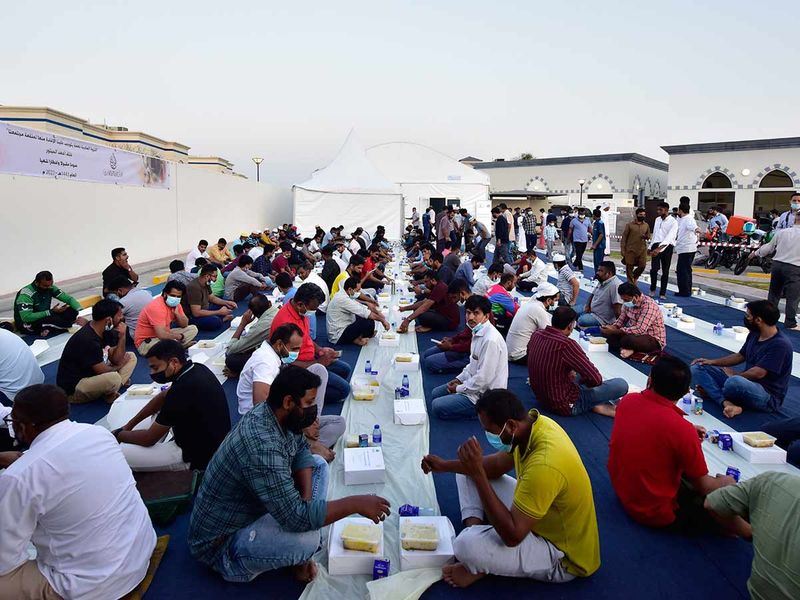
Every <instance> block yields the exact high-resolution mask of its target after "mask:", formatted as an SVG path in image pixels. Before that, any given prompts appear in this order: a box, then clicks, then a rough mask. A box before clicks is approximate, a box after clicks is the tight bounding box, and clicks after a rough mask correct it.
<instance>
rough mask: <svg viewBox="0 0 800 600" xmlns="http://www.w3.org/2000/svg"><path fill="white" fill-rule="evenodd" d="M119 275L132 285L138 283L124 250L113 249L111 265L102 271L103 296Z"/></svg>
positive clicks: (137, 276)
mask: <svg viewBox="0 0 800 600" xmlns="http://www.w3.org/2000/svg"><path fill="white" fill-rule="evenodd" d="M192 264H194V263H192ZM120 275H122V276H123V277H127V278H128V279H130V280H131V282H132V283H138V282H139V275H137V274H136V272H135V271H134V270H133V267H131V265H130V263H129V262H128V253H127V252H126V251H125V248H114V249H113V250H112V251H111V264H110V265H108V266H107V267H106V268H105V269H104V270H103V295H105V294H106V292H107V291H108V284H109V283H111V282H112V281H113V280H114V278H115V277H119V276H120Z"/></svg>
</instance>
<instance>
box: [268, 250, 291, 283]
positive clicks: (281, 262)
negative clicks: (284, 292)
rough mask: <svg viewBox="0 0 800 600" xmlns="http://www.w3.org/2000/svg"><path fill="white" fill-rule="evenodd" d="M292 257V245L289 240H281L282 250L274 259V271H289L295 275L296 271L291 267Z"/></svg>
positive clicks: (276, 272)
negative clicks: (290, 260)
mask: <svg viewBox="0 0 800 600" xmlns="http://www.w3.org/2000/svg"><path fill="white" fill-rule="evenodd" d="M291 257H292V245H291V244H290V243H289V242H281V245H280V252H279V253H278V254H276V255H275V257H274V258H273V259H272V272H273V273H275V275H277V274H278V273H288V274H289V275H291V276H292V277H294V272H293V271H292V270H291V269H290V268H289V259H290V258H291Z"/></svg>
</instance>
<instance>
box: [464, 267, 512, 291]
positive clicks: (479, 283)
mask: <svg viewBox="0 0 800 600" xmlns="http://www.w3.org/2000/svg"><path fill="white" fill-rule="evenodd" d="M503 272H504V271H503V265H501V264H498V263H495V264H493V265H489V269H488V270H487V271H486V274H485V275H482V276H480V277H478V278H477V279H476V280H475V285H473V286H472V293H473V294H476V295H478V296H485V295H486V294H487V293H488V292H489V289H490V288H491V287H492V286H494V284H495V283H497V282H498V281H500V276H501V275H502V274H503Z"/></svg>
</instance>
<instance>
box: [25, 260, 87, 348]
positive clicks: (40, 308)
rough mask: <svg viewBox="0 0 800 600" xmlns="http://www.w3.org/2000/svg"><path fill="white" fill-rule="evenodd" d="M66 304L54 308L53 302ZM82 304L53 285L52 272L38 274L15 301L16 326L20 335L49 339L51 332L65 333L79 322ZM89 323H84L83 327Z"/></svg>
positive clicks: (83, 321)
mask: <svg viewBox="0 0 800 600" xmlns="http://www.w3.org/2000/svg"><path fill="white" fill-rule="evenodd" d="M54 298H55V299H56V300H59V301H60V302H62V303H63V304H58V305H56V306H52V304H53V299H54ZM80 309H81V305H80V302H78V301H77V300H76V299H75V298H73V297H72V296H70V295H69V294H67V293H66V292H63V291H61V289H60V288H59V287H58V286H57V285H55V284H54V283H53V274H52V273H51V272H50V271H39V272H38V273H37V274H36V277H34V278H33V283H29V284H28V285H26V286H25V287H24V288H22V289H21V290H20V291H18V292H17V296H16V297H15V298H14V325H15V326H16V328H17V331H19V332H20V333H33V334H35V335H41V336H42V337H46V336H48V335H50V331H51V330H53V331H59V332H62V331H66V330H67V329H69V328H70V327H72V325H73V324H74V323H75V321H76V320H77V319H78V311H79V310H80ZM84 323H86V321H85V320H83V319H81V322H80V324H84Z"/></svg>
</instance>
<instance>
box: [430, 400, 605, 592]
mask: <svg viewBox="0 0 800 600" xmlns="http://www.w3.org/2000/svg"><path fill="white" fill-rule="evenodd" d="M475 410H476V412H477V414H478V419H479V420H480V423H481V427H482V428H483V429H484V434H485V435H486V439H487V440H488V442H489V444H490V445H491V446H492V447H493V448H494V449H495V450H497V452H496V453H495V454H491V455H489V456H483V452H482V450H481V446H480V444H479V443H478V440H476V439H475V438H474V437H472V438H470V439H469V440H467V441H466V442H465V443H463V444H462V445H461V447H459V449H458V458H457V459H456V460H444V459H442V458H440V457H438V456H434V455H428V456H426V457H425V458H423V459H422V470H423V471H424V472H425V473H456V484H457V486H458V500H459V504H460V505H461V518H462V520H463V523H464V525H465V528H464V529H463V530H462V532H461V533H460V534H459V535H458V537H457V538H456V539H455V540H454V542H453V550H454V553H455V556H456V559H457V560H458V562H457V563H456V564H454V565H447V566H445V567H443V568H442V575H443V578H444V580H445V581H446V582H447V583H448V584H450V585H451V586H453V587H468V586H470V585H472V584H473V583H475V582H476V581H478V580H479V579H481V578H482V577H485V576H486V575H501V576H506V577H522V578H531V579H537V580H540V581H546V582H549V583H563V582H567V581H571V580H573V579H575V578H576V577H588V576H589V575H591V574H592V573H594V572H595V571H597V569H598V568H599V567H600V536H599V533H598V530H597V517H596V514H595V508H594V499H593V497H592V484H591V482H590V481H589V475H588V473H587V472H586V468H585V467H584V466H583V462H582V461H581V458H580V455H579V454H578V451H577V450H576V448H575V446H574V445H573V443H572V440H570V439H569V436H568V435H567V434H566V432H565V431H564V430H563V429H562V428H561V427H560V426H559V425H558V423H556V422H555V421H553V420H552V419H550V418H548V417H545V416H544V415H541V414H539V412H538V411H537V410H536V409H533V410H530V411H526V410H525V408H524V407H523V406H522V402H520V400H519V398H517V397H516V396H515V395H514V394H513V393H512V392H509V391H508V390H505V389H493V390H488V391H487V392H485V393H484V394H483V395H482V396H481V397H480V398H479V399H478V401H477V403H476V405H475ZM512 469H514V470H515V471H516V476H517V479H514V478H513V477H511V476H509V475H508V474H507V473H508V472H509V471H511V470H512Z"/></svg>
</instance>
